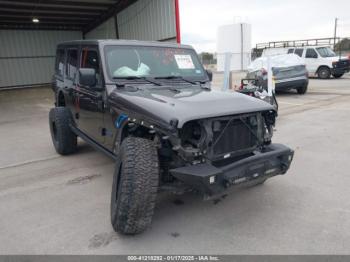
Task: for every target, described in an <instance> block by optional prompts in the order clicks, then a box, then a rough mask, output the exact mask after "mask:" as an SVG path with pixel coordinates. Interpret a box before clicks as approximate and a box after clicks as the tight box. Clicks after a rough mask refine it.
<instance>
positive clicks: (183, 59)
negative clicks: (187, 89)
mask: <svg viewBox="0 0 350 262" xmlns="http://www.w3.org/2000/svg"><path fill="white" fill-rule="evenodd" d="M175 60H176V63H177V66H178V67H179V68H180V69H195V66H194V64H193V61H192V57H191V56H190V55H175Z"/></svg>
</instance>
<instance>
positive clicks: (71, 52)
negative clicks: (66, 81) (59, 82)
mask: <svg viewBox="0 0 350 262" xmlns="http://www.w3.org/2000/svg"><path fill="white" fill-rule="evenodd" d="M77 65H78V51H77V49H68V52H67V65H66V74H67V76H68V77H69V78H71V79H74V78H75V75H76V73H77Z"/></svg>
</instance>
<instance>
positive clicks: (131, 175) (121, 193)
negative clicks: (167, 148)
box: [111, 137, 159, 235]
mask: <svg viewBox="0 0 350 262" xmlns="http://www.w3.org/2000/svg"><path fill="white" fill-rule="evenodd" d="M158 183H159V163H158V154H157V149H156V147H155V146H154V144H153V142H152V141H150V140H146V139H142V138H136V137H127V138H125V139H124V141H123V143H122V145H121V148H120V154H119V156H118V161H117V164H116V168H115V172H114V178H113V186H112V194H111V222H112V226H113V229H114V230H115V231H116V232H118V233H121V234H128V235H134V234H138V233H141V232H143V231H144V230H145V229H146V228H147V227H148V226H149V225H150V224H151V222H152V216H153V213H154V208H155V204H156V197H157V191H158Z"/></svg>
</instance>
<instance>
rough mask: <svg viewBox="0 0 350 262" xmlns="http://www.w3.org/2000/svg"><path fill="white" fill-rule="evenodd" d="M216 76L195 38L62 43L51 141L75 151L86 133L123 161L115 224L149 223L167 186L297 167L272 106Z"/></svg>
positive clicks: (215, 189) (219, 187) (214, 182)
mask: <svg viewBox="0 0 350 262" xmlns="http://www.w3.org/2000/svg"><path fill="white" fill-rule="evenodd" d="M210 81H211V74H210V72H208V71H205V70H204V68H203V66H202V64H201V63H200V62H199V59H198V57H197V54H196V52H195V51H194V50H193V48H192V47H190V46H186V45H178V44H173V43H160V42H138V41H122V40H94V41H92V40H91V41H90V40H82V41H72V42H67V43H63V44H60V45H58V48H57V58H56V73H55V76H54V83H53V89H54V91H55V107H54V108H52V109H51V110H50V114H49V125H50V131H51V137H52V142H53V145H54V147H55V149H56V151H57V152H58V153H59V154H62V155H68V154H72V153H74V152H76V151H77V137H80V138H81V139H83V140H84V141H85V142H87V143H89V144H90V145H92V146H93V147H94V148H96V149H98V150H100V151H102V152H103V153H105V154H106V155H107V156H109V157H111V158H112V159H113V160H114V161H115V171H114V179H113V184H112V193H111V222H112V226H113V228H114V230H115V231H117V232H120V233H123V234H137V233H140V232H142V231H143V230H145V229H146V228H147V227H148V226H149V225H150V223H151V221H152V216H153V211H154V208H155V203H156V197H157V192H158V190H169V191H176V192H179V191H181V190H182V191H185V189H187V188H190V189H195V190H196V191H197V192H199V193H201V194H202V195H203V196H204V198H205V199H213V198H217V197H220V196H221V195H222V194H225V193H226V192H227V190H228V188H230V187H234V186H238V185H241V184H242V185H244V184H245V185H257V184H261V183H263V182H264V181H265V180H266V179H268V178H270V177H273V176H276V175H279V174H285V173H286V172H287V170H288V169H289V167H290V164H291V162H292V159H293V150H291V149H290V148H288V147H286V146H284V145H280V144H272V143H271V139H272V134H273V127H274V125H275V117H276V111H275V109H274V108H273V106H271V105H270V104H268V103H266V102H264V101H261V100H258V99H255V98H251V97H249V96H246V95H242V94H239V93H226V92H220V91H214V90H212V89H211V88H210ZM89 197H91V198H93V197H94V196H93V195H91V196H89Z"/></svg>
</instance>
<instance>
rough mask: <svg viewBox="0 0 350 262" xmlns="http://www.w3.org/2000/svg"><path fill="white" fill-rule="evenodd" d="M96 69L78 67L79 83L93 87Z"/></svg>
mask: <svg viewBox="0 0 350 262" xmlns="http://www.w3.org/2000/svg"><path fill="white" fill-rule="evenodd" d="M96 82H97V81H96V70H95V69H92V68H80V69H79V84H80V85H82V86H86V87H94V86H95V85H96Z"/></svg>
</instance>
